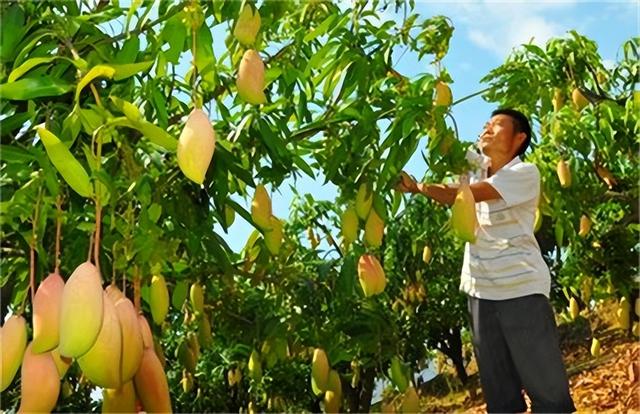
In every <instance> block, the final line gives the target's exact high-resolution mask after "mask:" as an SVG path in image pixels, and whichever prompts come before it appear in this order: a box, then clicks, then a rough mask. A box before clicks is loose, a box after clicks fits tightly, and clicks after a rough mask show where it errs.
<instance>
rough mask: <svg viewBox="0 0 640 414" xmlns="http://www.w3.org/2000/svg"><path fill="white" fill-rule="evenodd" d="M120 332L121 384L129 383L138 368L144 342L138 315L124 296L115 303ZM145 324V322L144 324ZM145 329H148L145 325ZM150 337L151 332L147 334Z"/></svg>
mask: <svg viewBox="0 0 640 414" xmlns="http://www.w3.org/2000/svg"><path fill="white" fill-rule="evenodd" d="M107 296H108V295H107ZM115 306H116V312H117V314H118V320H119V321H120V330H121V332H122V356H121V365H122V377H121V382H122V383H125V382H128V381H131V379H132V378H133V376H134V375H135V374H136V372H137V371H138V368H139V367H140V361H141V360H142V351H143V349H144V340H143V338H142V329H141V327H140V321H139V320H138V314H137V313H136V310H135V308H134V306H133V303H131V301H130V300H129V299H128V298H126V297H124V295H123V296H122V297H121V298H120V299H118V300H117V301H116V302H115ZM144 323H145V324H146V320H145V322H144ZM147 329H150V328H149V327H148V325H147ZM149 335H151V332H149Z"/></svg>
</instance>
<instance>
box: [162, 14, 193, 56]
mask: <svg viewBox="0 0 640 414" xmlns="http://www.w3.org/2000/svg"><path fill="white" fill-rule="evenodd" d="M181 18H182V13H178V14H177V15H175V16H173V17H172V18H170V19H169V20H167V23H166V24H165V25H164V27H163V28H162V32H161V34H160V38H161V39H162V40H161V41H162V42H166V43H169V50H167V51H165V52H164V55H165V57H166V58H167V60H168V61H169V62H171V63H173V64H174V65H175V64H178V61H179V59H180V54H181V53H182V49H184V41H185V39H186V38H187V28H186V27H185V25H184V24H183V23H182V21H181Z"/></svg>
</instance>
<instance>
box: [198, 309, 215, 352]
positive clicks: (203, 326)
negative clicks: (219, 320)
mask: <svg viewBox="0 0 640 414" xmlns="http://www.w3.org/2000/svg"><path fill="white" fill-rule="evenodd" d="M198 342H199V343H200V344H202V346H204V347H205V348H208V347H209V346H210V345H211V343H212V342H213V336H212V335H211V323H210V322H209V317H208V316H207V314H206V313H203V314H202V316H201V317H200V320H199V321H198Z"/></svg>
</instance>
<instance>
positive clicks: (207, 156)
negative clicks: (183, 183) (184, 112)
mask: <svg viewBox="0 0 640 414" xmlns="http://www.w3.org/2000/svg"><path fill="white" fill-rule="evenodd" d="M215 149H216V133H215V131H214V130H213V126H212V125H211V121H210V120H209V116H208V115H207V114H206V113H205V112H204V111H202V110H201V109H194V110H193V111H191V113H190V114H189V117H188V118H187V122H186V124H185V125H184V128H183V129H182V132H181V133H180V138H179V139H178V149H177V156H178V166H179V167H180V170H182V173H183V174H184V175H185V176H186V177H187V178H188V179H190V180H191V181H193V182H195V183H197V184H202V183H203V182H204V177H205V175H206V173H207V170H208V169H209V164H211V159H212V158H213V152H214V151H215Z"/></svg>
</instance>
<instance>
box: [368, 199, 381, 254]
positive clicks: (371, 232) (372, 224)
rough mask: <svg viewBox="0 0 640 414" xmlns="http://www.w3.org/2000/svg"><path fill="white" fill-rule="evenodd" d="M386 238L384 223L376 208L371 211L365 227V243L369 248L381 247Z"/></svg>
mask: <svg viewBox="0 0 640 414" xmlns="http://www.w3.org/2000/svg"><path fill="white" fill-rule="evenodd" d="M383 236H384V221H383V220H382V219H381V218H380V216H379V215H378V213H377V212H376V209H375V208H372V209H371V210H370V211H369V217H368V218H367V222H366V224H365V226H364V241H365V243H367V246H369V247H373V248H376V247H380V246H381V245H382V237H383Z"/></svg>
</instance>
